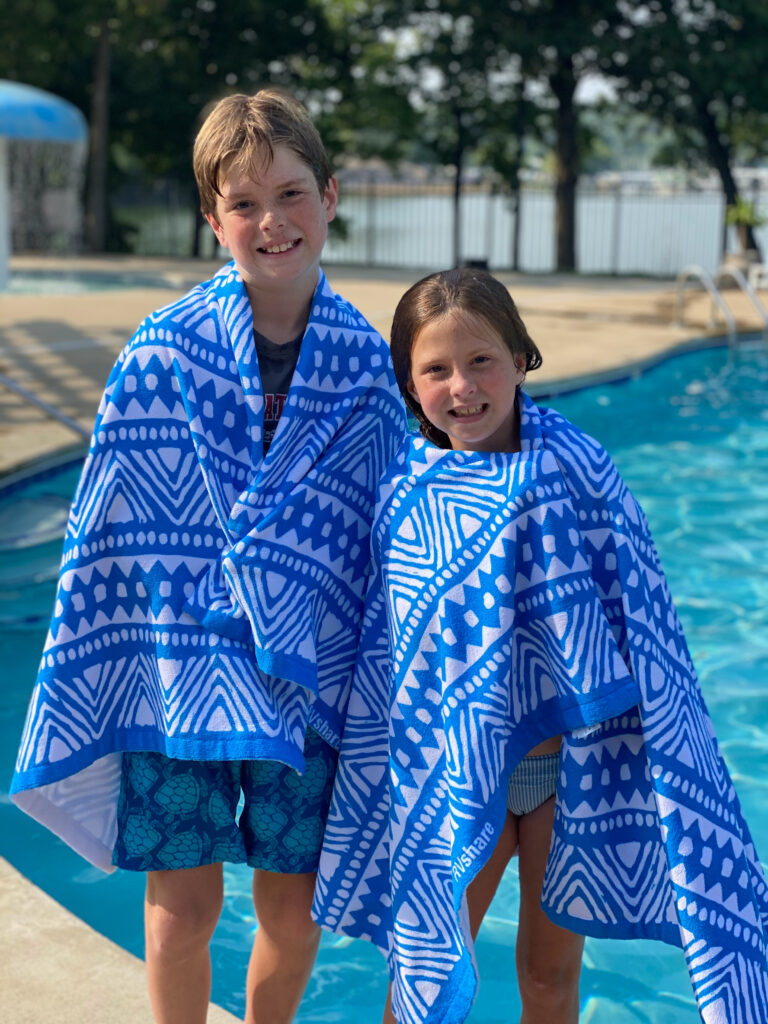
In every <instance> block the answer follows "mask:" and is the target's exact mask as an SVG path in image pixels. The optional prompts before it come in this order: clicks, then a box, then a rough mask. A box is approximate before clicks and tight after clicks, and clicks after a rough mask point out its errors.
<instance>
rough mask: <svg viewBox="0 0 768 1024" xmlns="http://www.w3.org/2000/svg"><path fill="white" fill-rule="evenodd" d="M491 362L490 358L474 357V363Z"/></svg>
mask: <svg viewBox="0 0 768 1024" xmlns="http://www.w3.org/2000/svg"><path fill="white" fill-rule="evenodd" d="M490 361H491V357H490V356H475V362H476V363H489V362H490Z"/></svg>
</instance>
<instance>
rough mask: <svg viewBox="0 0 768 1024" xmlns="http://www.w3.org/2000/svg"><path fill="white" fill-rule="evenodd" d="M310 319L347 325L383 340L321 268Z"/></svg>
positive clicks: (338, 325) (339, 325) (332, 324)
mask: <svg viewBox="0 0 768 1024" xmlns="http://www.w3.org/2000/svg"><path fill="white" fill-rule="evenodd" d="M309 319H310V321H313V320H315V321H320V322H321V323H326V324H328V326H335V327H348V328H352V329H353V330H357V331H362V332H364V333H366V334H370V335H371V336H372V337H373V336H375V337H376V338H378V339H381V341H382V342H383V343H384V344H386V342H384V339H383V338H382V337H381V334H380V332H379V331H378V330H377V329H376V328H375V327H374V326H373V325H372V324H371V323H370V322H369V321H368V320H367V319H366V318H365V316H363V314H362V313H361V312H360V310H359V309H358V308H357V306H355V305H353V303H351V302H350V301H349V299H345V298H344V296H343V295H340V294H339V293H338V292H337V291H334V289H333V287H332V286H331V283H330V282H329V280H328V278H327V277H326V276H325V273H324V272H323V271H322V270H321V271H320V277H319V280H318V286H317V290H316V292H315V296H314V300H313V303H312V309H311V310H310V314H309Z"/></svg>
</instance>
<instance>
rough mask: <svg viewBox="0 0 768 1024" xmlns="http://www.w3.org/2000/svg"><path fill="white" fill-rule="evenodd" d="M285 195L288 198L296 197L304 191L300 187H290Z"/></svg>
mask: <svg viewBox="0 0 768 1024" xmlns="http://www.w3.org/2000/svg"><path fill="white" fill-rule="evenodd" d="M283 195H284V196H285V198H286V199H295V197H296V196H300V195H302V192H301V189H298V188H289V189H288V190H287V191H285V192H283Z"/></svg>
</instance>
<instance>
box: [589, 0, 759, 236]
mask: <svg viewBox="0 0 768 1024" xmlns="http://www.w3.org/2000/svg"><path fill="white" fill-rule="evenodd" d="M619 2H620V6H621V7H622V9H623V12H624V14H625V21H624V25H623V30H622V31H621V33H620V34H617V35H615V36H614V47H613V51H612V52H611V53H610V54H608V55H607V56H606V58H605V59H604V62H603V66H604V67H605V69H606V70H607V71H608V72H609V73H611V74H613V75H614V76H616V77H617V87H618V88H619V89H620V94H621V97H622V99H623V100H624V101H626V102H628V103H630V104H631V105H632V106H633V107H635V108H636V109H638V110H642V111H645V112H647V113H650V114H651V115H652V116H653V117H654V118H656V119H657V120H658V121H659V122H660V123H662V124H666V125H671V126H672V127H674V129H675V137H676V139H677V147H676V154H675V155H676V157H677V158H678V159H684V160H686V161H687V162H694V161H698V162H706V163H708V164H709V165H710V166H711V167H713V168H714V169H715V171H716V172H717V174H718V176H719V178H720V181H721V184H722V188H723V194H724V196H725V202H726V206H727V207H728V208H739V206H740V203H742V197H741V196H740V194H739V189H738V185H737V182H736V180H735V177H734V174H733V162H734V155H735V153H736V152H737V151H738V149H739V148H743V147H746V146H749V147H750V148H751V150H752V153H753V154H755V155H757V154H762V155H764V154H765V152H766V151H767V149H768V144H767V143H766V138H767V137H768V135H767V134H766V128H768V81H767V80H766V75H765V45H764V40H765V38H766V33H768V8H766V5H765V4H764V2H763V0H650V2H648V3H643V4H637V3H629V2H626V0H619ZM743 237H744V245H745V246H746V247H748V248H750V249H757V244H756V240H755V237H754V233H753V231H752V227H751V226H750V225H746V226H745V231H744V232H743Z"/></svg>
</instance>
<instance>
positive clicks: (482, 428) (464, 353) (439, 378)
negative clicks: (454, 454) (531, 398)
mask: <svg viewBox="0 0 768 1024" xmlns="http://www.w3.org/2000/svg"><path fill="white" fill-rule="evenodd" d="M524 368H525V357H524V356H523V355H520V356H513V355H512V353H511V352H510V350H509V348H508V347H507V345H506V344H505V342H504V341H503V339H502V338H501V336H500V335H499V334H498V333H497V332H496V331H495V330H494V329H493V328H492V327H491V326H490V325H489V324H488V323H486V322H485V321H484V320H483V319H481V318H480V317H478V316H474V315H473V314H471V313H466V312H464V311H461V310H452V311H450V312H448V313H446V314H445V315H444V316H442V317H440V319H438V320H435V321H433V322H431V323H428V324H427V325H426V326H425V327H423V328H422V329H421V330H420V331H419V333H418V334H417V335H416V340H415V341H414V343H413V348H412V350H411V379H410V380H409V382H408V391H409V393H410V394H411V396H412V397H413V398H415V399H416V401H417V402H418V403H419V405H420V406H421V408H422V410H423V412H424V415H425V416H426V417H427V419H428V420H429V421H430V423H432V424H433V425H434V426H435V427H437V428H438V429H439V430H442V431H443V433H445V434H447V435H448V439H449V440H450V442H451V447H452V448H457V449H465V450H468V451H478V452H480V451H507V452H508V451H518V450H519V448H520V439H519V427H518V422H517V403H516V398H517V386H518V385H519V384H520V383H521V382H522V380H523V378H524V377H525V369H524Z"/></svg>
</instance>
